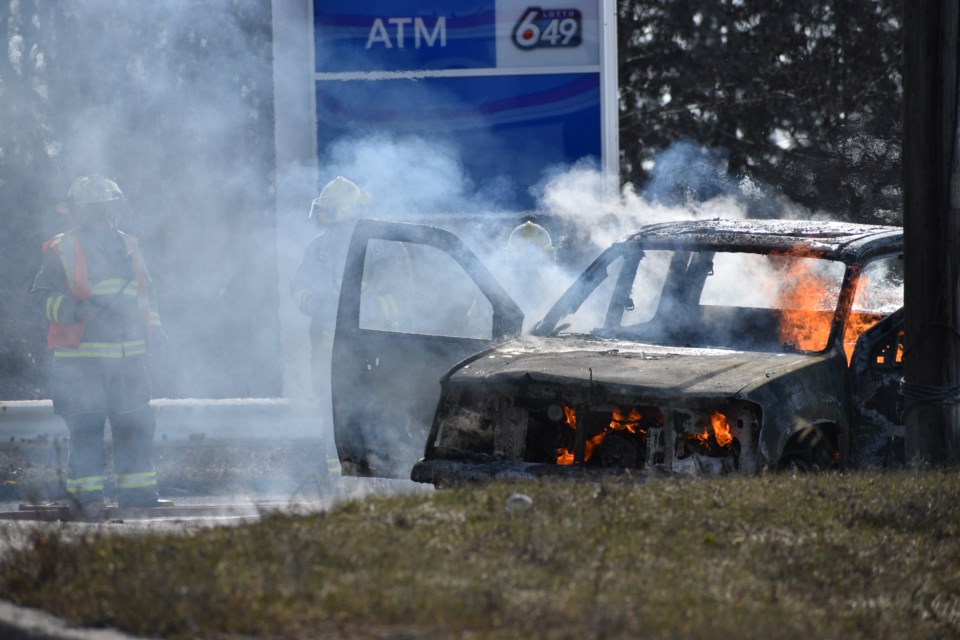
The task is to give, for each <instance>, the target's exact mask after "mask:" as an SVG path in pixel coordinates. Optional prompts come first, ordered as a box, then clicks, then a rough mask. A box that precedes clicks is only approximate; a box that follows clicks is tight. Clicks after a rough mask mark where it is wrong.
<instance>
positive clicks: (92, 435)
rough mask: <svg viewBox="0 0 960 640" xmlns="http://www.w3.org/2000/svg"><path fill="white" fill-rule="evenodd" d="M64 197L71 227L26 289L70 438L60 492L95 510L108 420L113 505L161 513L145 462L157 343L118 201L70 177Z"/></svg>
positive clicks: (96, 180)
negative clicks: (42, 330) (37, 311)
mask: <svg viewBox="0 0 960 640" xmlns="http://www.w3.org/2000/svg"><path fill="white" fill-rule="evenodd" d="M67 195H68V201H69V206H66V205H62V207H61V210H62V211H63V212H65V213H67V214H68V215H69V216H70V219H71V222H72V228H71V229H70V230H69V231H67V232H66V233H61V234H60V235H57V236H55V237H53V238H51V239H50V240H48V241H47V242H45V243H44V245H43V256H42V263H41V268H40V271H39V272H38V273H37V275H36V278H35V279H34V283H33V288H32V291H31V294H32V296H33V298H34V300H35V302H36V303H37V304H38V305H39V306H40V308H41V309H42V310H43V313H44V314H45V316H46V319H47V320H48V321H49V323H50V331H49V335H48V340H47V343H48V346H49V347H50V348H51V349H52V350H53V367H52V370H51V378H50V392H51V397H52V399H53V408H54V411H55V412H56V413H57V414H59V415H61V416H62V417H63V419H64V421H65V422H66V424H67V428H68V429H69V432H70V440H69V449H68V456H67V492H68V494H69V496H70V497H71V501H72V503H73V505H74V506H77V507H80V508H82V509H84V510H85V511H87V512H91V513H93V512H97V511H99V510H102V509H103V506H104V484H105V480H106V477H105V473H106V466H107V465H106V452H105V449H104V429H105V426H106V421H107V419H108V418H109V421H110V431H111V435H112V440H113V471H114V479H115V487H116V498H117V503H118V505H119V506H120V507H121V508H126V507H147V508H149V507H158V506H164V505H168V504H170V503H169V502H168V501H162V500H159V499H158V495H157V474H156V471H155V470H154V467H153V462H152V460H151V455H152V448H153V438H154V432H155V429H156V424H155V421H154V415H153V407H151V406H150V400H151V391H150V380H149V376H148V373H147V354H148V353H155V352H156V350H157V349H158V348H159V346H160V344H161V343H162V342H163V341H164V335H163V331H162V329H161V327H160V320H159V316H158V315H157V311H156V304H155V296H154V292H153V287H152V284H151V281H150V277H149V276H148V274H147V270H146V268H145V267H144V264H143V260H142V258H141V256H140V252H139V250H138V248H137V240H136V238H134V237H133V236H130V235H128V234H126V233H124V232H122V231H120V230H119V229H118V228H117V224H118V220H119V218H120V216H121V214H122V212H123V211H124V210H125V208H126V205H125V201H124V197H123V194H122V193H121V191H120V188H119V187H118V186H117V184H116V183H115V182H113V181H112V180H108V179H106V178H104V177H102V176H99V175H91V176H84V177H81V178H78V179H77V180H76V181H74V183H73V184H72V185H71V186H70V190H69V192H68V194H67Z"/></svg>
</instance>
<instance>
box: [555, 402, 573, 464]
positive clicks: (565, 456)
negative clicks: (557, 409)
mask: <svg viewBox="0 0 960 640" xmlns="http://www.w3.org/2000/svg"><path fill="white" fill-rule="evenodd" d="M563 417H564V422H566V424H567V426H568V427H570V428H571V429H576V428H577V410H576V409H574V408H573V407H570V406H567V404H566V403H564V404H563ZM573 460H574V455H573V451H572V450H570V449H567V448H566V447H560V448H559V449H557V464H562V465H570V464H573Z"/></svg>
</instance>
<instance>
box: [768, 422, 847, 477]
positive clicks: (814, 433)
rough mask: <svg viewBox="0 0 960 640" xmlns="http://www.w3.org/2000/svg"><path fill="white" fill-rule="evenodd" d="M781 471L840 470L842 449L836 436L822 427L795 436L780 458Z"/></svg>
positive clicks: (812, 427)
mask: <svg viewBox="0 0 960 640" xmlns="http://www.w3.org/2000/svg"><path fill="white" fill-rule="evenodd" d="M779 468H780V469H795V470H797V471H826V470H829V469H839V468H840V448H839V447H838V446H837V442H836V437H835V436H834V434H833V433H832V432H831V431H830V430H828V429H824V428H822V427H820V426H809V427H804V428H803V429H801V430H800V431H798V432H797V433H795V434H793V436H792V437H791V438H790V441H789V442H788V443H787V446H786V447H784V448H783V454H781V456H780V464H779Z"/></svg>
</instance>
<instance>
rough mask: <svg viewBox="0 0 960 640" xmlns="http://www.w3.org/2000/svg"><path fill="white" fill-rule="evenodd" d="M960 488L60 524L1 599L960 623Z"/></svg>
mask: <svg viewBox="0 0 960 640" xmlns="http://www.w3.org/2000/svg"><path fill="white" fill-rule="evenodd" d="M517 493H523V494H526V495H527V496H529V497H530V498H531V499H532V504H530V506H529V507H527V508H516V509H512V508H510V507H509V506H508V504H510V505H512V504H513V502H512V501H510V497H511V496H512V495H513V494H517ZM958 496H960V474H958V473H956V472H903V473H896V474H894V473H889V474H846V475H798V476H791V475H774V476H762V477H730V478H721V479H713V480H658V481H651V482H649V483H646V484H640V485H637V484H628V483H574V482H552V483H547V482H542V483H523V484H495V485H490V486H487V487H480V488H465V489H457V490H448V491H440V492H436V493H432V494H424V495H414V496H392V497H379V498H367V499H365V500H362V501H352V502H347V503H343V504H341V505H339V506H337V507H336V508H334V509H333V510H331V511H330V512H328V513H325V514H315V515H271V516H267V517H265V518H263V519H262V520H261V521H259V522H257V523H254V524H248V525H243V526H237V527H219V528H212V529H200V530H196V531H193V532H191V533H190V534H189V535H175V534H163V535H161V534H158V533H143V534H137V535H113V534H111V533H110V532H111V528H110V527H109V526H104V527H100V528H97V529H95V530H92V531H91V532H88V533H86V534H84V535H83V536H82V537H80V538H76V537H71V536H69V535H67V534H66V531H65V530H64V531H61V530H58V529H56V528H54V529H51V528H49V527H47V528H38V529H37V530H35V531H33V532H32V533H31V539H30V541H29V544H27V545H25V546H23V547H22V548H20V549H15V550H11V551H9V552H8V553H7V554H6V555H5V556H4V560H3V563H2V565H0V596H2V597H3V598H6V599H8V600H11V601H13V602H16V603H19V604H22V605H27V606H31V607H38V608H41V609H45V610H47V611H50V612H52V613H55V614H57V615H60V616H62V617H65V618H67V619H69V620H72V621H75V622H77V623H80V624H84V625H91V626H109V627H115V628H119V629H122V630H125V631H128V632H132V633H137V634H145V635H151V636H154V637H165V638H250V637H258V638H274V637H283V638H317V637H334V638H448V637H464V638H520V637H537V638H578V639H582V638H610V637H614V638H616V637H623V638H716V637H721V636H728V637H734V638H813V637H817V638H871V639H872V638H944V637H958V636H960V500H958V499H957V498H958ZM114 530H115V528H114Z"/></svg>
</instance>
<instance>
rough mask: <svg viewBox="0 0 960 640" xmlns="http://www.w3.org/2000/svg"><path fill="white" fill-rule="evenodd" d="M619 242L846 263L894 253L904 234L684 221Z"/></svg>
mask: <svg viewBox="0 0 960 640" xmlns="http://www.w3.org/2000/svg"><path fill="white" fill-rule="evenodd" d="M621 242H641V243H643V244H644V245H645V246H662V247H676V246H677V245H678V244H679V245H684V246H689V247H699V248H712V249H715V250H728V251H752V252H757V253H765V252H767V251H771V252H781V251H783V252H793V251H796V250H800V252H801V253H803V254H812V255H818V256H822V257H824V258H830V259H837V260H844V261H850V260H854V259H857V258H860V257H863V255H864V254H866V253H873V252H874V251H875V250H883V249H891V248H892V249H897V248H899V247H901V246H902V244H903V229H902V228H901V227H894V226H887V225H866V224H856V223H853V222H835V221H821V220H730V219H724V218H713V219H709V220H684V221H677V222H664V223H659V224H651V225H647V226H645V227H642V228H640V230H639V231H637V232H636V233H633V234H631V235H628V236H627V237H625V238H624V239H623V240H622V241H621Z"/></svg>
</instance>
